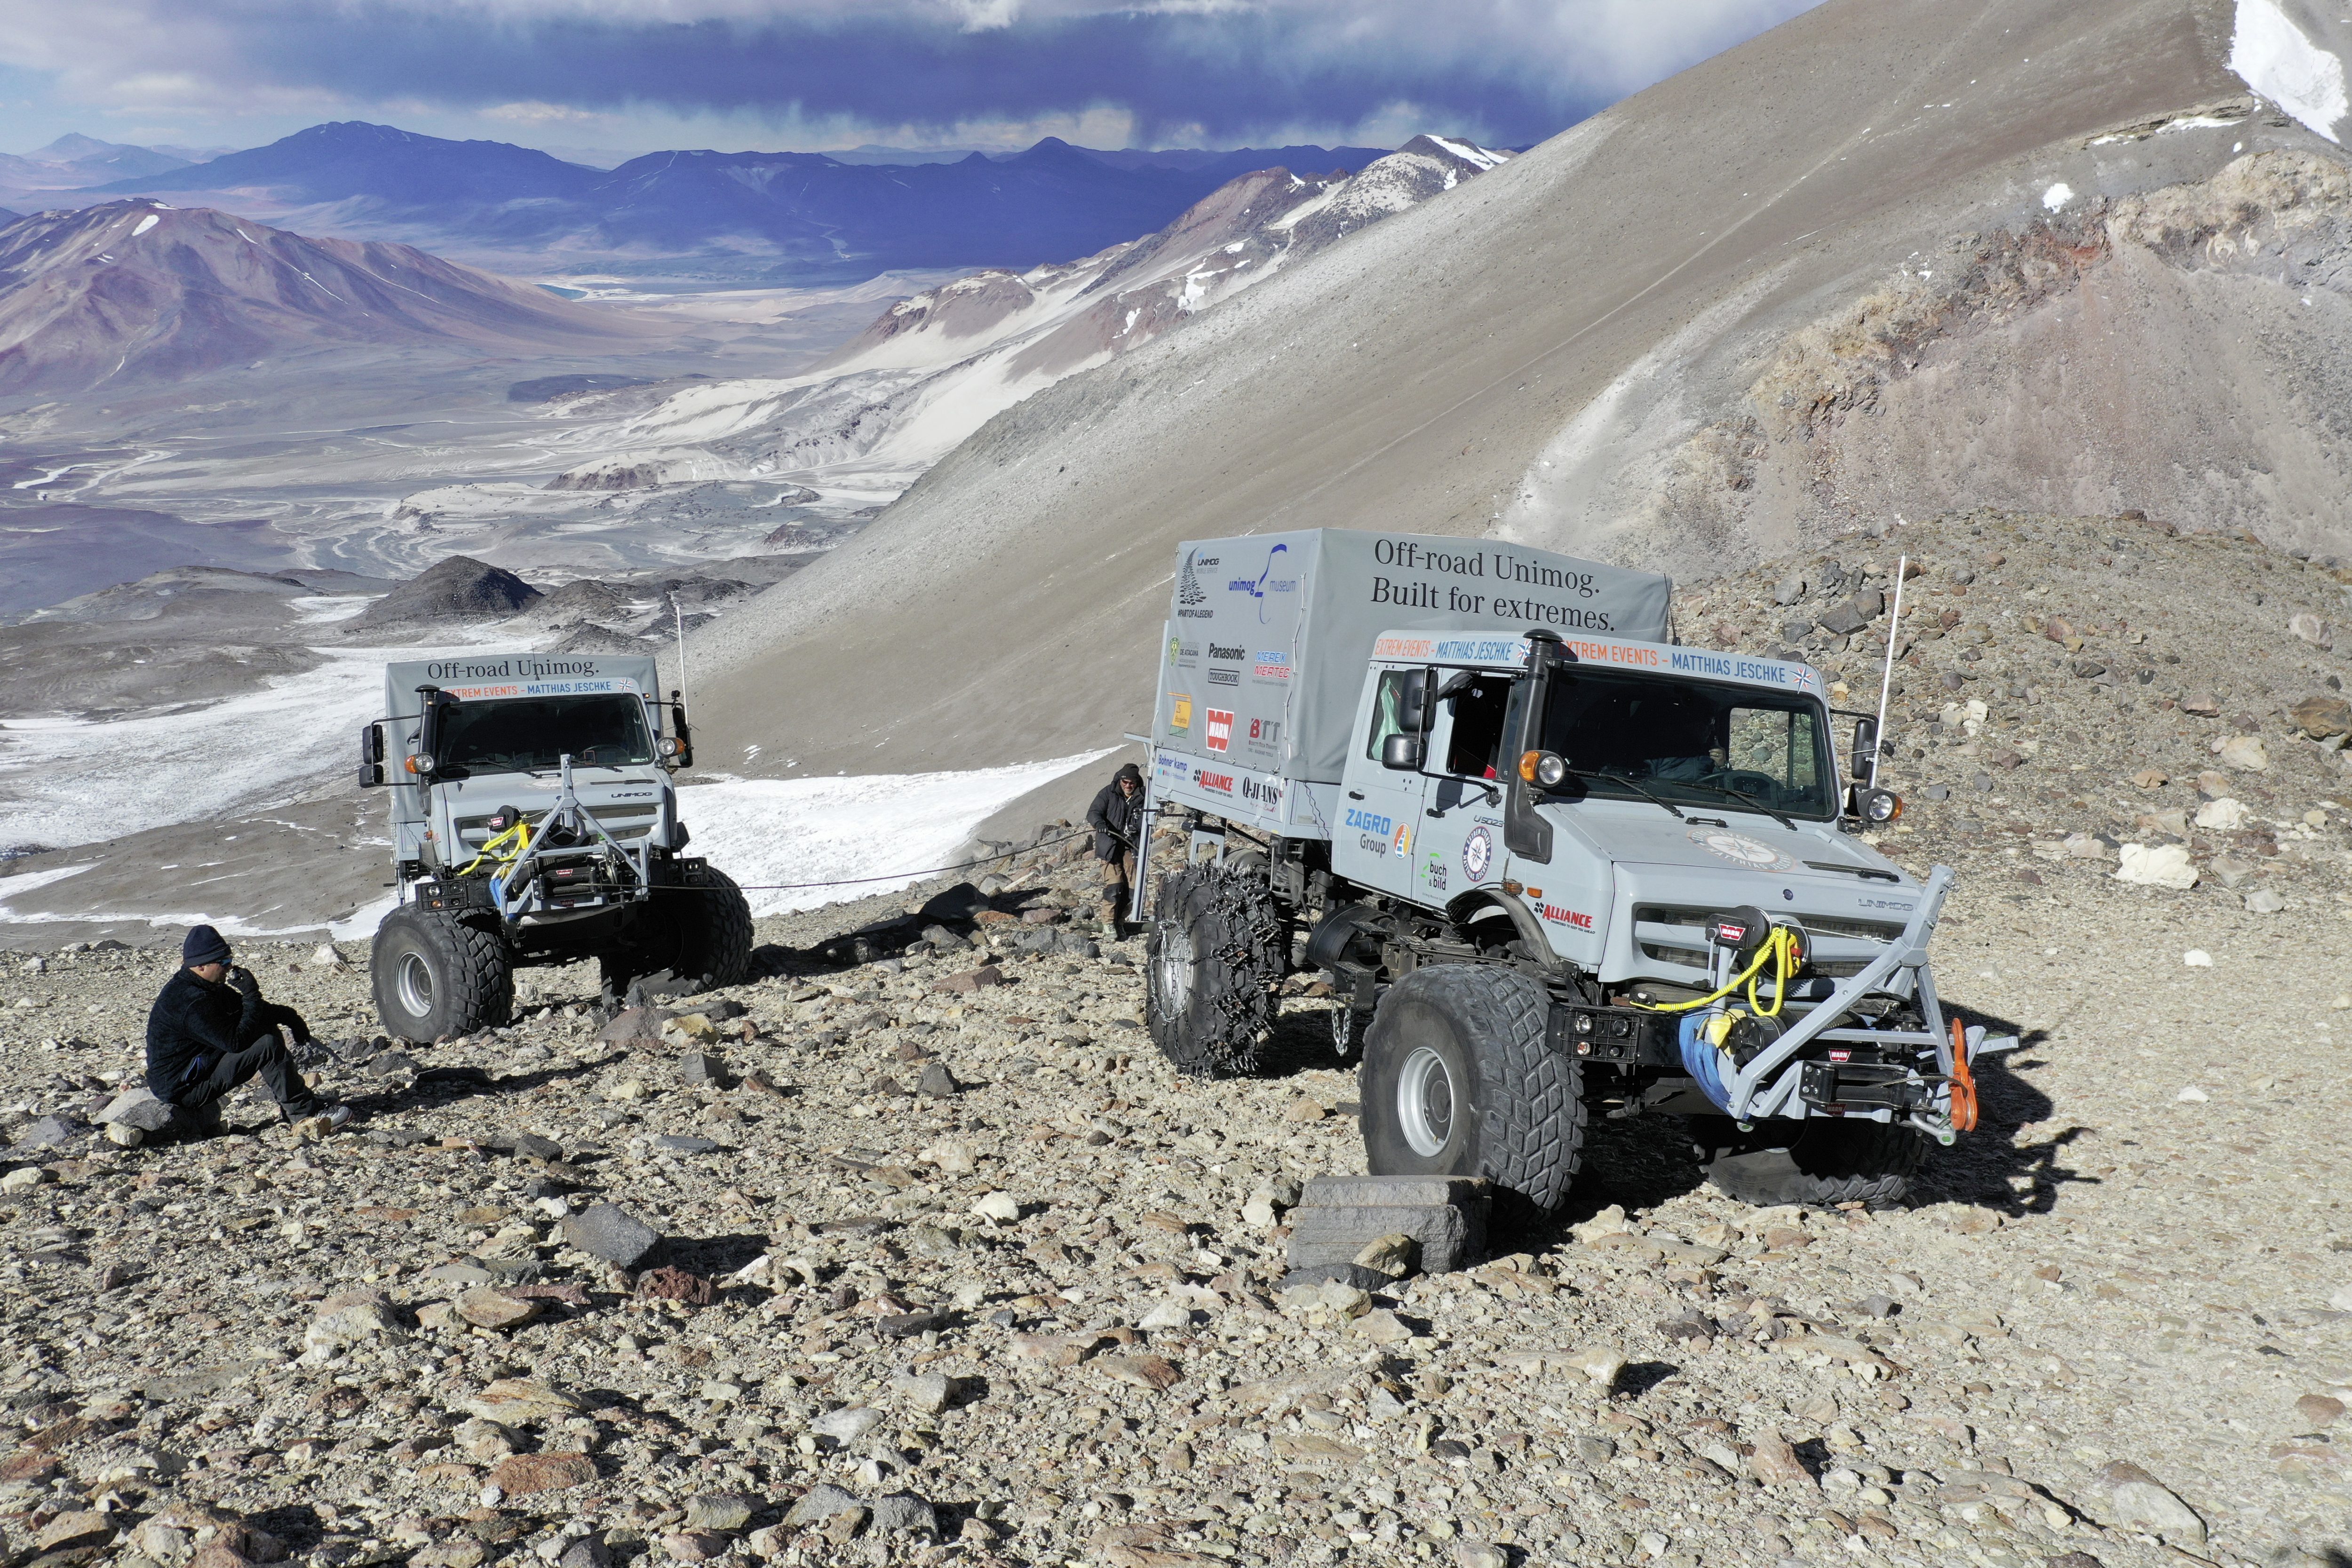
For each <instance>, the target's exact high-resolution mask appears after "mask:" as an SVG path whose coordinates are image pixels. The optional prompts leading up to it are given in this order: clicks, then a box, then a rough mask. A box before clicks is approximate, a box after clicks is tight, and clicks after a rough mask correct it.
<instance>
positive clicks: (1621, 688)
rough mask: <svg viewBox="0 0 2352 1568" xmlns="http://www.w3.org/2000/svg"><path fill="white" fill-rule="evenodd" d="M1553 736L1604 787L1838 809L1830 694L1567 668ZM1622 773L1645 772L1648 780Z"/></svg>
mask: <svg viewBox="0 0 2352 1568" xmlns="http://www.w3.org/2000/svg"><path fill="white" fill-rule="evenodd" d="M1543 744H1544V747H1545V749H1546V750H1548V751H1553V752H1559V756H1560V759H1561V760H1562V761H1564V762H1565V763H1568V765H1569V767H1570V770H1571V771H1572V772H1574V773H1578V774H1580V775H1582V784H1581V787H1582V788H1584V789H1586V790H1589V791H1590V792H1591V794H1594V795H1612V796H1622V797H1629V798H1639V797H1640V796H1641V795H1643V792H1644V791H1646V792H1647V793H1648V794H1650V795H1654V796H1657V797H1659V798H1662V799H1665V800H1671V801H1675V802H1676V803H1677V804H1679V805H1729V806H1732V807H1734V808H1736V809H1737V808H1742V807H1746V806H1757V807H1761V808H1763V809H1765V810H1767V811H1772V812H1783V813H1786V814H1787V815H1789V816H1810V817H1815V818H1827V817H1831V816H1835V815H1836V813H1835V811H1834V810H1833V808H1832V803H1831V800H1830V779H1831V773H1832V770H1831V765H1830V757H1829V752H1828V751H1827V750H1826V744H1827V735H1826V732H1825V731H1824V730H1823V727H1822V717H1821V708H1820V704H1818V703H1817V702H1815V701H1813V700H1811V699H1810V698H1804V697H1798V696H1794V695H1789V696H1783V695H1781V694H1780V693H1778V692H1770V691H1759V690H1757V689H1755V688H1753V687H1747V686H1718V685H1715V684H1713V683H1711V682H1706V681H1691V680H1660V679H1654V678H1653V677H1650V676H1643V675H1632V674H1626V673H1623V672H1621V671H1616V670H1607V671H1601V670H1587V669H1577V670H1574V671H1565V670H1564V671H1560V672H1559V673H1557V674H1555V675H1554V676H1553V677H1552V679H1551V692H1550V697H1549V700H1548V701H1547V702H1546V704H1545V710H1544V724H1543ZM1617 780H1638V781H1640V783H1641V785H1642V788H1641V789H1635V788H1633V786H1632V784H1630V783H1617V782H1613V781H1617ZM1743 797H1745V798H1744V799H1743Z"/></svg>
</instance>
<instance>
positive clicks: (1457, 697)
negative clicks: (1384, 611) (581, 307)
mask: <svg viewBox="0 0 2352 1568" xmlns="http://www.w3.org/2000/svg"><path fill="white" fill-rule="evenodd" d="M1511 679H1512V677H1511V672H1509V671H1507V670H1491V669H1454V670H1444V669H1441V670H1440V671H1439V672H1438V684H1437V709H1436V712H1435V714H1434V715H1433V719H1432V721H1431V725H1430V733H1429V758H1428V761H1427V762H1426V763H1424V764H1423V766H1424V767H1425V769H1426V770H1427V771H1428V772H1429V773H1433V774H1436V775H1437V776H1436V777H1434V778H1432V779H1429V780H1428V781H1427V782H1426V784H1425V789H1426V795H1425V798H1424V803H1423V810H1422V819H1421V829H1420V836H1421V842H1420V845H1419V847H1417V848H1416V849H1415V851H1414V853H1413V857H1412V859H1413V877H1414V879H1415V885H1416V888H1417V889H1418V892H1419V895H1420V897H1421V899H1422V900H1423V902H1426V903H1431V904H1439V905H1443V904H1445V903H1448V902H1450V901H1451V900H1454V899H1455V898H1457V897H1459V896H1460V895H1461V894H1462V892H1463V891H1464V890H1465V889H1469V888H1475V887H1480V886H1482V885H1485V884H1486V883H1490V882H1494V881H1498V880H1500V879H1501V878H1502V874H1503V870H1502V862H1503V857H1502V855H1501V853H1500V851H1501V849H1502V839H1503V804H1502V792H1503V769H1504V766H1505V763H1506V759H1505V758H1504V756H1503V728H1504V723H1503V721H1504V717H1505V714H1506V713H1507V710H1508V708H1509V706H1510V700H1511Z"/></svg>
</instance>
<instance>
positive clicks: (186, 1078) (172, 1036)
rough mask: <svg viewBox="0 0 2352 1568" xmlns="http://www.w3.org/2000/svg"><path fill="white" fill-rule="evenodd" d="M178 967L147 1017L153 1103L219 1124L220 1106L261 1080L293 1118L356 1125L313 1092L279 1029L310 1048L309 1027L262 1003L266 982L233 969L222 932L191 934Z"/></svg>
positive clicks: (330, 1126) (289, 1011) (330, 1127)
mask: <svg viewBox="0 0 2352 1568" xmlns="http://www.w3.org/2000/svg"><path fill="white" fill-rule="evenodd" d="M180 963H181V967H180V969H179V971H178V973H174V974H173V976H172V978H171V979H169V980H167V981H165V982H164V983H163V991H162V993H161V994H158V995H157V996H156V998H155V1005H154V1006H152V1008H150V1009H148V1013H147V1088H148V1089H150V1090H151V1091H152V1093H153V1094H154V1096H155V1098H156V1099H158V1100H169V1101H170V1102H171V1103H172V1105H173V1107H174V1108H175V1109H176V1110H178V1111H179V1112H181V1114H182V1119H183V1120H184V1121H187V1122H188V1123H190V1124H191V1125H197V1126H201V1125H205V1124H216V1123H217V1122H218V1121H219V1120H220V1111H219V1103H220V1101H222V1100H226V1098H228V1096H229V1095H230V1094H231V1093H232V1092H234V1091H235V1090H236V1089H237V1088H238V1087H239V1086H240V1085H243V1084H245V1083H247V1082H249V1081H250V1080H252V1079H256V1078H258V1079H261V1081H262V1083H263V1085H264V1086H265V1087H267V1088H268V1090H269V1093H270V1097H271V1098H272V1099H274V1100H277V1101H278V1110H279V1112H280V1113H281V1114H282V1115H284V1116H285V1118H286V1120H287V1121H303V1120H304V1119H306V1118H312V1117H316V1118H320V1120H322V1121H324V1123H325V1126H324V1127H323V1128H322V1129H321V1131H334V1130H335V1129H336V1128H338V1127H341V1126H343V1125H345V1124H346V1123H348V1122H349V1121H351V1119H352V1113H351V1109H350V1107H348V1106H341V1105H338V1106H335V1107H332V1108H329V1106H328V1105H327V1104H326V1102H325V1101H323V1100H320V1099H319V1098H318V1096H316V1095H314V1094H312V1093H311V1092H310V1086H309V1085H307V1084H305V1083H304V1082H303V1081H302V1076H301V1074H300V1073H299V1072H298V1071H296V1070H295V1065H294V1058H293V1055H292V1053H291V1052H289V1051H288V1049H287V1048H286V1042H285V1041H284V1040H283V1039H282V1038H281V1037H279V1035H278V1027H279V1026H281V1025H282V1026H285V1027H287V1028H289V1029H290V1030H292V1031H293V1035H294V1039H295V1042H296V1044H297V1045H299V1046H301V1047H305V1048H311V1047H312V1045H313V1042H312V1041H311V1038H310V1026H309V1025H308V1024H306V1023H304V1022H303V1021H302V1016H301V1015H300V1014H299V1013H297V1012H295V1011H294V1009H293V1008H291V1007H283V1006H279V1005H277V1004H276V1003H272V1002H265V1001H263V1000H262V997H261V983H260V982H259V981H257V980H256V979H254V977H253V975H252V973H250V972H249V971H247V970H243V969H237V968H233V967H231V965H230V963H229V946H228V943H227V942H226V941H225V940H223V938H222V936H221V933H220V932H219V931H215V930H214V929H213V928H212V927H211V926H197V927H196V928H195V929H194V930H193V931H189V932H188V936H187V940H186V941H185V942H183V943H181V946H180Z"/></svg>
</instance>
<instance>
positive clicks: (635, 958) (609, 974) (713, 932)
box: [597, 866, 751, 997]
mask: <svg viewBox="0 0 2352 1568" xmlns="http://www.w3.org/2000/svg"><path fill="white" fill-rule="evenodd" d="M597 968H598V970H599V972H600V973H601V974H602V976H603V979H604V988H605V989H606V990H608V991H610V992H611V993H612V994H613V995H614V996H615V997H619V996H624V995H626V994H627V993H628V989H629V983H630V982H631V981H633V980H635V978H637V976H639V975H641V974H653V973H658V972H660V971H662V970H667V971H668V972H669V973H671V974H673V975H676V976H677V978H678V979H680V980H684V981H688V982H690V983H691V984H693V985H694V987H695V988H696V989H697V990H703V991H707V990H709V989H711V988H712V987H713V986H719V985H740V984H742V983H743V982H744V981H746V980H748V979H750V978H751V904H750V903H749V901H747V900H745V899H744V897H743V890H742V889H740V888H738V887H737V886H736V885H735V879H734V878H732V877H730V876H729V875H728V874H727V873H726V872H724V871H722V870H720V869H719V868H718V867H716V866H700V867H690V868H688V869H687V872H686V875H685V878H684V886H683V887H680V888H670V889H655V891H654V895H653V902H652V904H651V905H650V906H649V907H648V908H646V909H645V910H641V911H639V913H638V916H637V921H636V924H635V926H634V927H632V928H631V930H630V933H629V940H628V941H627V942H625V944H623V945H622V946H621V947H619V948H617V949H615V950H614V951H613V952H607V953H604V954H602V955H600V956H599V957H598V959H597Z"/></svg>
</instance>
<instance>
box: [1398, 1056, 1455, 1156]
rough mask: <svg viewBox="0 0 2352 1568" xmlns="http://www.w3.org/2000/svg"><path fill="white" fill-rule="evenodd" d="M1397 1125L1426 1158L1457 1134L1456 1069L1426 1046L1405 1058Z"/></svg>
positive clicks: (1406, 1139)
mask: <svg viewBox="0 0 2352 1568" xmlns="http://www.w3.org/2000/svg"><path fill="white" fill-rule="evenodd" d="M1396 1093H1397V1126H1398V1127H1399V1128H1400V1129H1401V1130H1402V1131H1403V1133H1404V1141H1405V1142H1406V1144H1407V1145H1408V1146H1409V1147H1410V1148H1411V1149H1412V1152H1414V1153H1416V1154H1418V1155H1420V1156H1421V1157H1422V1158H1423V1159H1429V1158H1432V1157H1433V1156H1434V1155H1436V1154H1438V1153H1440V1152H1443V1151H1444V1148H1445V1144H1446V1141H1447V1140H1448V1139H1450V1138H1452V1137H1453V1135H1454V1100H1455V1098H1456V1096H1455V1094H1454V1072H1453V1069H1452V1068H1450V1067H1448V1066H1447V1065H1446V1061H1445V1058H1444V1057H1442V1056H1440V1055H1438V1054H1437V1053H1436V1052H1435V1051H1433V1050H1432V1049H1431V1048H1430V1047H1427V1046H1423V1047H1419V1048H1418V1049H1416V1050H1415V1051H1414V1052H1413V1053H1412V1055H1411V1056H1409V1057H1407V1058H1405V1059H1404V1070H1403V1071H1402V1072H1401V1073H1399V1074H1398V1075H1397V1091H1396Z"/></svg>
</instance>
